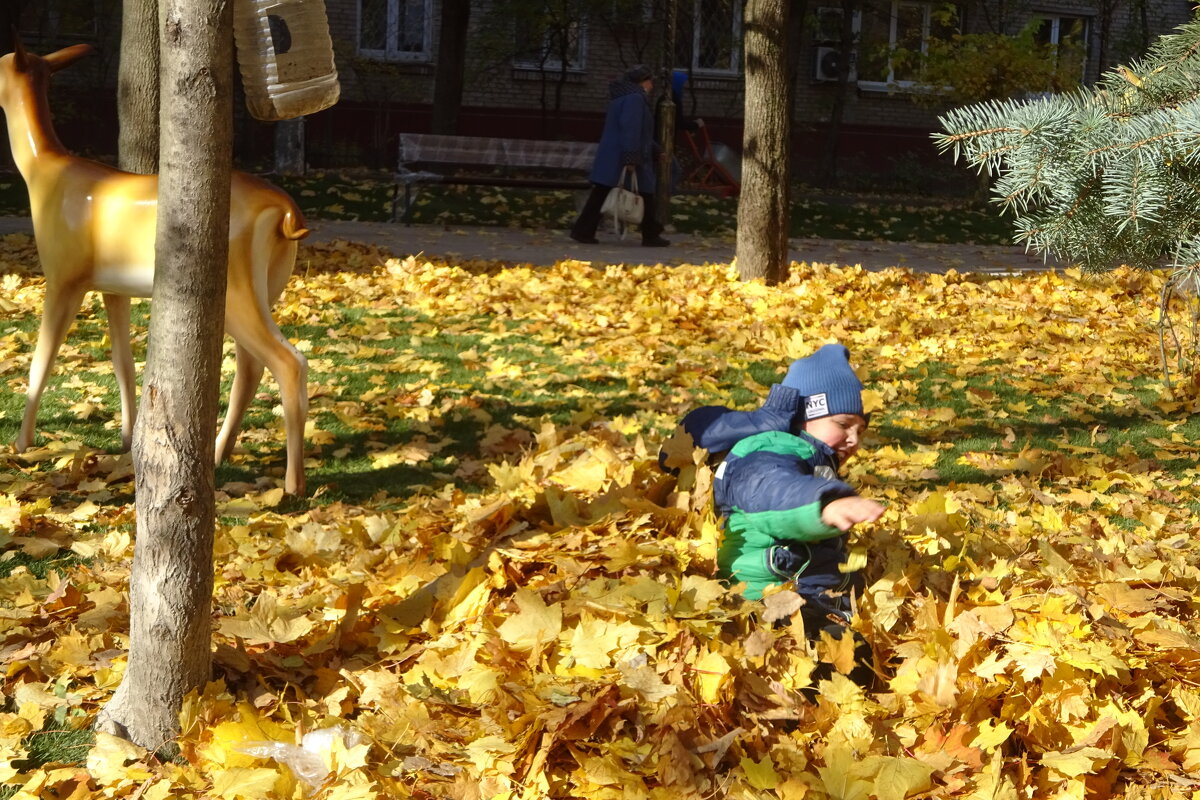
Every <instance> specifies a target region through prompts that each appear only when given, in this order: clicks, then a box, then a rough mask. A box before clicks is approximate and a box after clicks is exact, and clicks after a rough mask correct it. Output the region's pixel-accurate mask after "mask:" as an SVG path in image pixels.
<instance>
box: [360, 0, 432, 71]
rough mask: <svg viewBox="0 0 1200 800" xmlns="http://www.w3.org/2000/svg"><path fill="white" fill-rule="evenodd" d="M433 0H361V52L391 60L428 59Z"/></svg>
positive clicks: (368, 55) (361, 53) (370, 56)
mask: <svg viewBox="0 0 1200 800" xmlns="http://www.w3.org/2000/svg"><path fill="white" fill-rule="evenodd" d="M431 3H432V0H358V52H359V54H360V55H364V56H367V57H369V58H380V59H386V60H388V61H428V60H429V58H430V50H431V48H430V45H429V39H430V32H429V18H430V11H429V9H430V4H431Z"/></svg>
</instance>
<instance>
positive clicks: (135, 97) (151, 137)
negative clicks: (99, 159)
mask: <svg viewBox="0 0 1200 800" xmlns="http://www.w3.org/2000/svg"><path fill="white" fill-rule="evenodd" d="M158 97H159V89H158V0H124V3H123V4H122V8H121V61H120V65H119V67H118V69H117V120H118V122H119V123H120V132H119V133H118V136H117V154H118V159H119V166H120V167H121V169H123V170H125V171H126V172H138V173H141V174H143V175H153V174H154V173H156V172H158V113H159V108H158Z"/></svg>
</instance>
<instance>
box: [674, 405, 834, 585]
mask: <svg viewBox="0 0 1200 800" xmlns="http://www.w3.org/2000/svg"><path fill="white" fill-rule="evenodd" d="M803 413H804V396H803V395H801V394H800V392H798V391H796V390H795V389H792V388H790V387H787V386H783V385H782V384H776V385H774V386H772V387H771V391H770V394H769V395H768V396H767V400H766V402H765V403H763V405H762V407H761V408H759V409H756V410H754V411H735V410H732V409H729V408H725V407H724V406H705V407H703V408H698V409H696V410H694V411H692V412H691V413H689V414H688V415H687V416H686V417H684V419H683V428H684V430H686V431H687V432H688V433H689V434H691V436H692V441H693V442H694V443H695V444H696V445H697V446H699V447H703V448H704V449H706V450H708V451H709V452H710V453H712V454H714V455H718V454H721V453H724V451H728V452H727V453H725V454H724V459H723V461H722V462H721V464H720V465H719V466H718V467H717V470H716V472H715V473H714V476H713V500H714V503H715V505H716V506H717V511H718V512H719V513H720V514H721V516H722V518H723V519H724V522H725V534H724V537H723V538H722V542H721V548H720V550H719V552H718V554H717V566H718V568H719V569H720V570H721V573H722V574H723V575H724V576H725V577H726V578H730V579H732V580H734V581H744V582H745V583H746V591H745V595H746V597H748V598H750V599H752V600H754V599H758V598H760V597H762V593H763V590H764V589H765V588H766V587H767V586H770V585H771V584H775V583H784V582H786V581H789V580H791V581H794V582H795V585H796V590H797V592H799V593H800V594H801V595H802V596H804V597H805V598H806V599H811V601H816V600H817V599H818V598H820V596H821V595H823V593H824V592H826V591H829V590H838V589H841V588H844V585H845V583H846V576H845V575H843V574H841V573H840V571H839V569H838V565H839V564H841V563H843V562H844V561H845V560H846V549H845V548H846V538H847V537H846V536H845V535H844V534H842V532H841V531H839V530H838V529H837V528H834V527H831V526H829V525H826V524H825V523H824V522H822V521H821V509H822V508H824V506H825V504H826V503H828V502H830V501H831V500H835V499H837V498H839V497H849V496H851V495H853V494H854V493H855V492H854V490H853V489H851V488H850V487H849V486H848V485H847V484H845V483H844V482H842V481H841V480H840V479H839V478H838V475H837V469H838V459H837V454H836V453H835V452H834V451H833V450H832V449H831V448H830V447H829V446H828V445H826V444H825V443H823V442H820V441H818V440H816V439H814V438H812V437H811V436H809V435H808V434H806V433H796V434H793V433H792V432H791V428H792V424H793V421H794V420H796V419H803Z"/></svg>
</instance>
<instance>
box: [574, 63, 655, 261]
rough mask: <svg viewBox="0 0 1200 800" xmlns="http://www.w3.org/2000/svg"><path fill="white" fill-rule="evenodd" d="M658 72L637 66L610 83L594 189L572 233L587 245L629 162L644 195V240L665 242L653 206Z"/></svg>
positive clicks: (646, 242)
mask: <svg viewBox="0 0 1200 800" xmlns="http://www.w3.org/2000/svg"><path fill="white" fill-rule="evenodd" d="M653 88H654V75H653V73H652V72H651V71H650V70H649V68H647V67H644V66H640V65H639V66H636V67H633V68H632V69H630V70H629V71H628V72H626V73H625V75H624V77H623V78H622V79H621V80H618V81H613V82H612V83H611V84H610V85H609V98H610V100H609V104H608V111H607V113H606V114H605V116H604V131H603V133H601V134H600V144H599V146H598V147H597V148H596V160H595V161H594V162H593V164H592V172H591V175H589V176H588V180H590V181H591V182H592V191H591V193H590V194H589V195H588V199H587V202H586V203H585V204H584V206H583V210H582V211H580V212H579V218H578V219H576V220H575V224H574V225H573V226H572V227H571V238H572V239H574V240H575V241H577V242H583V243H584V244H595V243H596V242H597V241H598V240H597V239H596V229H597V228H598V227H599V226H600V208H601V206H603V205H604V198H606V197H607V196H608V193H609V191H610V190H611V189H612V188H613V187H614V186H616V185H617V184H618V183H619V182H620V181H621V176H622V174H623V173H624V171H625V168H626V167H633V168H634V171H635V174H636V175H637V185H638V194H640V195H641V196H642V199H643V200H645V209H646V210H645V214H644V216H643V217H642V225H641V228H642V244H643V245H644V246H646V247H666V246H667V245H669V244H670V242H669V241H667V240H666V239H664V238H663V237H662V231H663V226H662V224H661V223H660V222H659V221H658V217H657V216H656V214H655V208H654V190H655V185H656V184H655V175H654V151H655V142H654V109H653V108H651V106H650V92H651V90H652V89H653Z"/></svg>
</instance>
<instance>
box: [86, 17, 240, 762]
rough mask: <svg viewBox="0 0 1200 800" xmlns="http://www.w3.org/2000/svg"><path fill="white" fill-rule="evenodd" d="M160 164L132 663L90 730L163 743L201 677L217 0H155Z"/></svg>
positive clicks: (213, 280)
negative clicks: (157, 12) (158, 35)
mask: <svg viewBox="0 0 1200 800" xmlns="http://www.w3.org/2000/svg"><path fill="white" fill-rule="evenodd" d="M160 8H161V15H160V16H161V25H160V30H161V32H162V39H161V41H160V52H161V54H162V76H161V78H162V82H161V85H162V87H163V95H162V122H161V128H162V131H163V136H162V139H161V142H160V149H161V160H162V172H161V175H160V183H159V206H158V232H157V238H156V240H155V263H156V275H155V281H154V297H153V313H152V314H151V320H150V339H149V351H148V353H147V358H146V371H145V378H144V381H143V382H144V385H145V388H144V389H143V392H142V408H141V413H140V414H139V416H138V421H137V425H136V427H135V429H134V437H133V464H134V476H135V482H136V491H137V541H136V545H135V548H134V556H133V572H132V575H131V577H130V581H129V587H130V588H129V611H130V622H129V625H130V631H129V663H128V667H127V668H126V670H125V677H124V679H123V680H122V682H121V686H120V687H119V688H118V689H117V692H116V694H115V695H114V696H113V698H112V700H111V701H110V702H109V703H108V705H107V706H105V708H104V710H103V711H102V712H101V714H100V717H99V719H98V720H97V727H98V728H99V729H100V730H104V731H108V732H110V733H115V734H117V735H121V736H124V737H125V738H127V739H129V740H130V741H132V742H134V743H136V744H139V745H141V746H143V747H147V748H151V749H155V750H157V749H160V748H163V747H164V746H167V745H169V744H170V742H171V740H172V739H173V738H174V737H175V736H176V735H177V734H178V728H179V710H180V707H181V705H182V702H183V698H184V696H185V695H186V694H187V693H188V692H189V691H191V690H193V689H196V688H198V687H202V686H203V685H204V684H205V683H206V682H207V681H208V680H209V677H210V673H211V647H212V642H211V631H210V615H211V607H212V587H213V562H212V547H213V528H214V525H215V501H214V491H213V454H214V437H215V429H216V420H217V391H218V385H219V378H220V363H221V340H222V329H223V321H224V296H225V273H226V267H227V262H228V245H227V243H228V230H229V182H230V160H231V157H232V149H231V146H232V122H231V121H232V107H231V102H230V98H231V86H230V84H231V80H232V74H231V64H232V58H233V54H232V48H233V36H232V26H231V16H230V9H231V6H230V4H229V3H228V0H162V2H161V5H160Z"/></svg>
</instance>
